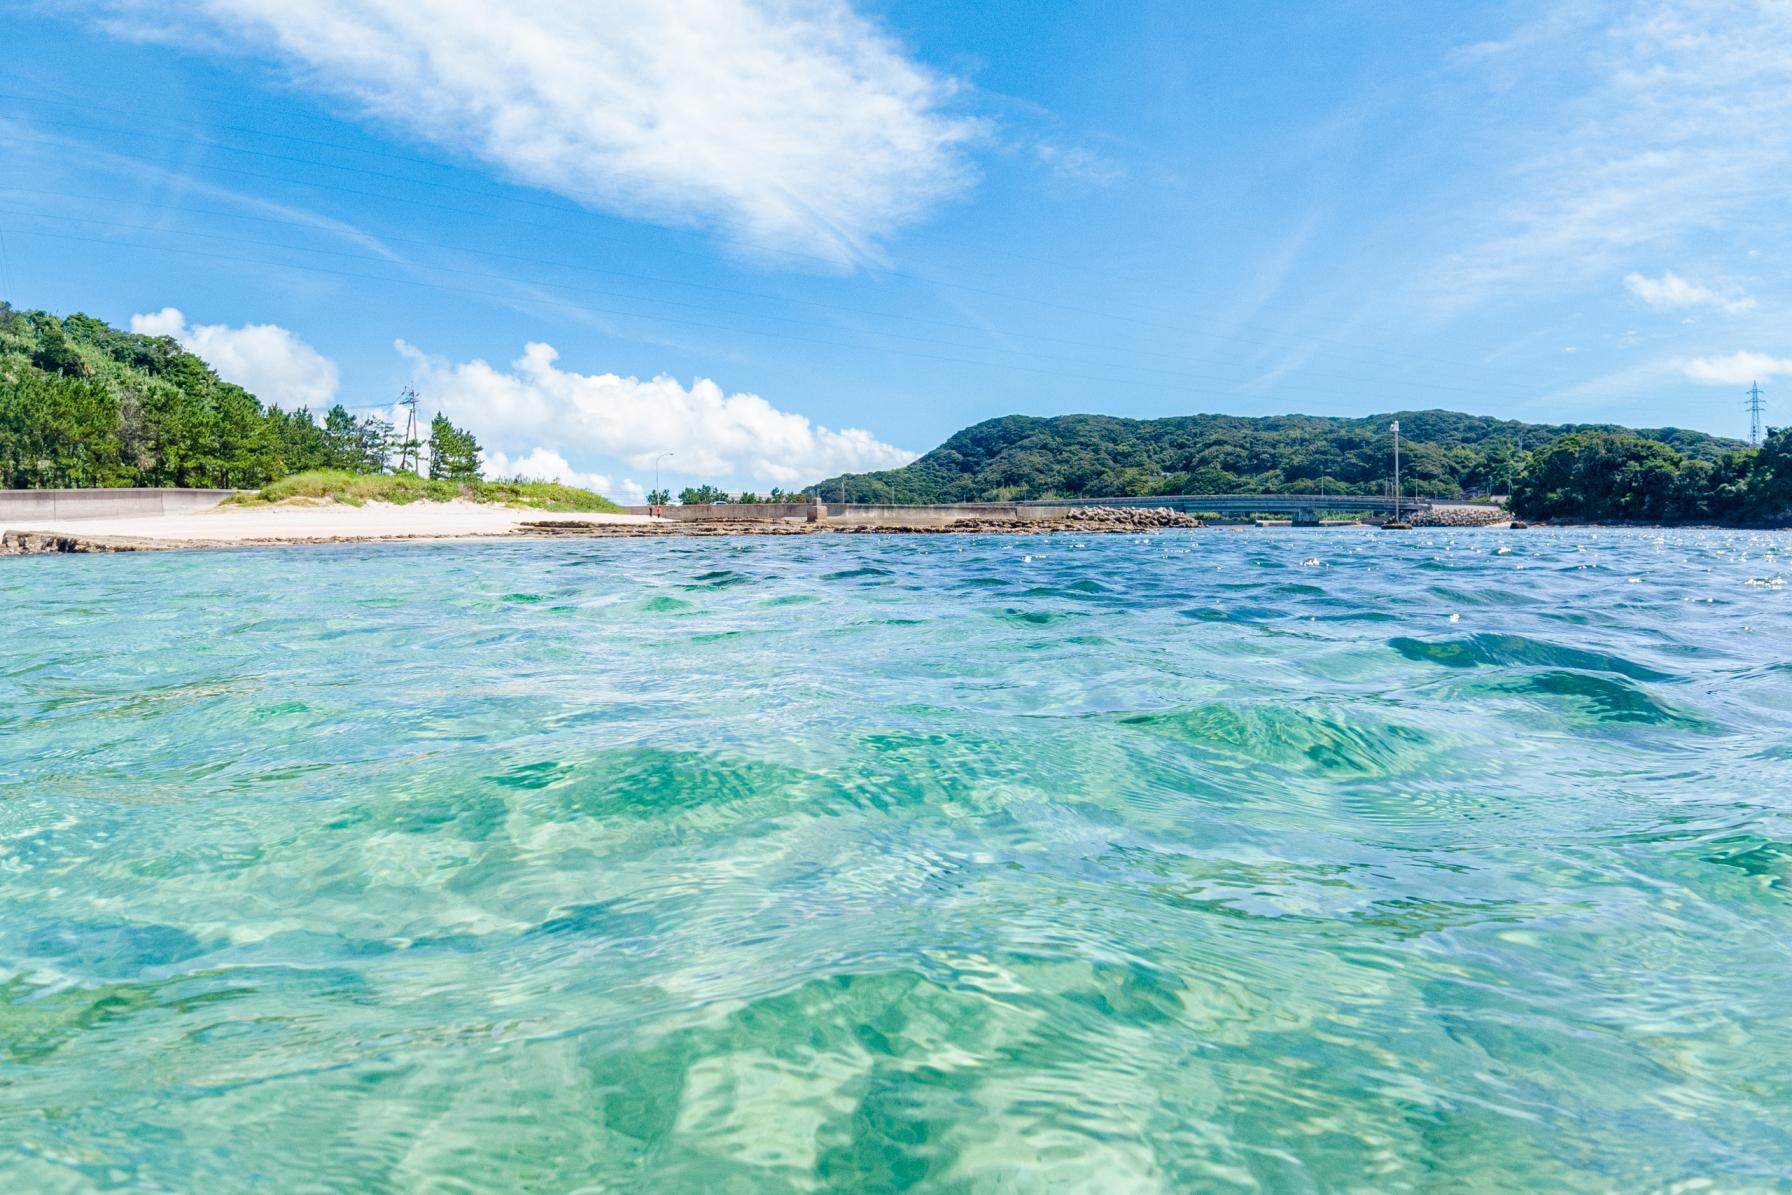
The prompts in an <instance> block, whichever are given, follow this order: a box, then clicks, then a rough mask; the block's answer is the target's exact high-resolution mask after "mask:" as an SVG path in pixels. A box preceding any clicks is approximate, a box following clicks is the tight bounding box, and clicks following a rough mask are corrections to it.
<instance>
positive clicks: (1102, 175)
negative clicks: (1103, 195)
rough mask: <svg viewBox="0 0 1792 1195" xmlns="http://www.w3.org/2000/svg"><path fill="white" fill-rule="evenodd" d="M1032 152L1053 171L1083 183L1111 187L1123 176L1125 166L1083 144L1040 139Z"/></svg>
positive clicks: (1124, 175)
mask: <svg viewBox="0 0 1792 1195" xmlns="http://www.w3.org/2000/svg"><path fill="white" fill-rule="evenodd" d="M1033 153H1034V155H1035V156H1037V157H1038V159H1039V160H1040V161H1041V162H1042V163H1044V164H1045V165H1046V166H1047V167H1048V168H1049V169H1050V170H1051V172H1052V173H1053V174H1055V175H1057V176H1058V177H1059V178H1061V179H1064V180H1065V181H1067V182H1073V183H1077V184H1080V185H1081V186H1085V187H1092V188H1103V187H1111V186H1113V185H1114V184H1115V183H1117V182H1120V181H1121V180H1122V179H1124V178H1125V177H1126V168H1125V167H1123V166H1121V165H1120V163H1118V162H1116V161H1114V160H1113V159H1112V158H1110V157H1108V156H1107V155H1105V154H1100V153H1097V152H1095V151H1094V150H1092V149H1089V148H1088V147H1086V146H1081V145H1056V144H1053V143H1052V142H1050V141H1040V142H1037V143H1036V144H1035V145H1034V146H1033Z"/></svg>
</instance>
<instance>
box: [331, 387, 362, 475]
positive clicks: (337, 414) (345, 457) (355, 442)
mask: <svg viewBox="0 0 1792 1195" xmlns="http://www.w3.org/2000/svg"><path fill="white" fill-rule="evenodd" d="M324 445H325V448H324V460H325V467H326V468H330V469H347V470H349V471H350V472H351V473H352V472H358V471H359V470H360V469H361V467H362V459H363V458H362V452H361V429H360V426H359V425H358V424H356V423H355V417H354V416H353V415H350V414H349V413H348V408H347V407H345V406H343V405H342V404H341V403H337V404H336V405H335V406H333V407H331V408H330V409H329V411H328V412H326V413H325V415H324Z"/></svg>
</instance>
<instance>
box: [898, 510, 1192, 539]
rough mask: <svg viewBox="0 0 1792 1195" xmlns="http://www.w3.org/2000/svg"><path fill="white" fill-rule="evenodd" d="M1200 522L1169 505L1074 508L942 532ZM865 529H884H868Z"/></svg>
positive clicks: (1093, 530) (1107, 530)
mask: <svg viewBox="0 0 1792 1195" xmlns="http://www.w3.org/2000/svg"><path fill="white" fill-rule="evenodd" d="M1199 526H1201V520H1200V519H1197V518H1193V517H1191V516H1189V515H1185V514H1183V513H1182V512H1181V511H1176V510H1171V509H1169V508H1168V507H1166V506H1157V507H1139V506H1073V507H1071V508H1070V509H1068V510H1066V511H1064V512H1063V513H1062V514H1061V515H1059V516H1058V517H1057V518H1047V519H1003V518H995V517H983V516H978V517H974V518H968V519H954V520H953V521H952V522H951V523H950V524H948V525H946V526H944V527H940V528H937V530H939V531H947V532H961V533H979V532H980V533H985V534H1010V535H1012V534H1025V535H1037V534H1045V533H1049V532H1053V531H1075V532H1079V533H1084V534H1091V535H1111V534H1127V533H1131V534H1140V533H1143V532H1147V531H1163V530H1165V529H1167V528H1171V527H1199ZM866 530H873V531H875V530H881V529H880V528H866Z"/></svg>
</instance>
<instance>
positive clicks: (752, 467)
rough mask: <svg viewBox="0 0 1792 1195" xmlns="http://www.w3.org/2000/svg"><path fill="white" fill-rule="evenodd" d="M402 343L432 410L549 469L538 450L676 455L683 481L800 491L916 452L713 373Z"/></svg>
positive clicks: (649, 460) (903, 460)
mask: <svg viewBox="0 0 1792 1195" xmlns="http://www.w3.org/2000/svg"><path fill="white" fill-rule="evenodd" d="M397 347H398V350H399V351H400V352H401V353H403V354H404V355H405V356H407V357H409V358H410V360H411V362H412V369H413V380H414V382H415V384H416V387H417V389H418V390H419V391H420V392H422V393H423V395H424V399H425V402H426V404H427V405H429V406H431V407H435V408H439V409H440V410H441V411H443V412H444V413H445V414H446V415H447V416H448V417H449V418H450V419H452V420H453V421H454V422H455V423H456V424H458V425H460V426H462V427H466V428H468V429H469V430H471V431H472V432H473V433H474V434H475V435H476V436H477V437H478V438H479V440H480V441H481V442H482V443H484V444H487V445H489V446H491V448H492V449H494V450H495V452H496V453H498V454H516V453H529V454H531V455H534V456H535V457H536V460H537V463H538V467H539V466H540V465H545V464H549V463H551V462H549V461H548V458H547V457H546V456H540V455H539V454H542V453H547V454H551V455H552V456H553V457H554V458H555V459H557V460H558V461H559V463H560V464H561V465H564V466H565V467H566V468H568V469H571V468H573V466H571V465H568V464H566V462H567V459H568V454H570V456H571V457H572V458H573V459H577V457H579V456H601V457H611V458H615V459H617V460H620V461H622V462H623V463H624V464H626V465H628V466H629V467H632V468H636V469H649V468H651V467H652V465H653V461H654V458H655V457H656V456H658V455H660V454H661V453H665V452H671V453H673V454H675V456H674V460H673V462H672V463H673V465H674V467H675V469H676V471H677V473H678V474H680V475H682V476H690V477H700V478H705V479H714V480H720V479H724V478H739V479H742V480H751V481H759V482H770V483H773V484H776V485H781V486H793V485H801V484H803V483H805V482H809V481H814V480H815V479H816V478H819V477H826V476H829V475H830V474H834V473H843V472H849V471H850V472H862V471H866V470H873V469H887V468H894V467H895V466H898V465H904V464H907V463H908V462H909V461H911V460H914V459H915V455H916V454H915V453H912V452H905V451H904V450H902V449H900V448H897V447H894V446H893V445H890V444H886V443H884V442H883V441H881V440H879V439H877V438H876V437H875V436H873V435H872V434H871V433H870V432H868V431H865V430H863V429H860V428H844V429H841V430H838V431H836V430H833V429H830V428H826V427H822V426H819V425H818V424H815V423H812V422H810V421H809V419H808V418H807V417H805V416H803V415H799V414H796V413H794V412H791V411H782V410H779V409H778V408H777V407H774V406H773V405H772V404H771V403H769V402H767V401H766V400H765V399H764V398H761V397H760V396H759V395H757V394H745V393H742V394H728V393H725V392H724V391H723V390H722V388H721V387H720V386H718V385H716V383H714V382H712V381H710V380H709V379H708V378H697V379H696V380H695V381H693V382H692V383H691V385H690V386H688V387H686V386H684V385H683V384H681V383H680V382H678V381H677V380H676V379H674V378H669V377H665V376H663V375H662V376H660V377H656V378H653V379H651V380H648V381H643V380H641V379H639V378H625V377H621V376H619V375H617V374H613V373H603V374H585V373H577V372H574V371H572V370H566V369H562V368H560V366H559V364H558V362H559V358H560V354H559V353H558V352H557V351H556V350H555V349H554V347H553V346H552V345H548V344H542V343H540V342H532V343H530V344H528V345H526V346H524V348H523V355H522V356H521V357H519V358H517V360H516V361H515V362H513V363H512V365H511V367H510V368H509V369H508V370H505V369H498V368H495V367H493V366H491V365H489V364H487V363H486V362H485V361H481V360H472V361H466V362H461V363H454V362H450V361H446V360H442V359H440V358H436V357H431V356H429V355H427V354H425V353H424V352H422V351H421V350H419V349H417V348H415V347H413V346H412V345H409V344H407V343H405V342H404V341H402V340H401V341H399V342H398V344H397ZM490 459H496V458H494V457H493V456H492V455H491V454H488V460H490ZM529 459H530V457H529V456H524V457H523V458H521V460H520V461H519V460H516V459H514V458H513V456H512V455H504V456H503V457H502V461H503V465H504V467H505V468H519V467H525V466H526V463H527V462H528V461H529ZM670 471H671V470H668V472H670Z"/></svg>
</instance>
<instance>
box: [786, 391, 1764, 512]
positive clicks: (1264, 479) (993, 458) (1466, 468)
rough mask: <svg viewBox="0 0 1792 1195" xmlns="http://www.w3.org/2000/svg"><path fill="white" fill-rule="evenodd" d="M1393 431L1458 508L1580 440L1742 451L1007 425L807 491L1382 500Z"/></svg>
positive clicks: (1494, 424) (1416, 489) (1426, 418)
mask: <svg viewBox="0 0 1792 1195" xmlns="http://www.w3.org/2000/svg"><path fill="white" fill-rule="evenodd" d="M1396 419H1398V420H1399V421H1400V427H1401V431H1402V439H1403V442H1402V446H1401V462H1400V463H1401V475H1402V481H1403V486H1402V488H1403V490H1404V491H1405V492H1406V493H1408V494H1411V495H1416V496H1421V497H1437V498H1461V497H1465V496H1473V495H1476V494H1488V493H1506V492H1508V490H1509V489H1510V488H1511V487H1512V486H1514V485H1515V484H1516V481H1517V478H1518V474H1519V473H1520V471H1521V470H1522V469H1523V467H1524V463H1525V461H1526V459H1527V457H1528V456H1529V455H1530V454H1532V453H1535V452H1537V451H1538V450H1539V449H1541V448H1543V447H1545V446H1547V445H1548V444H1550V443H1552V442H1553V441H1555V440H1557V439H1559V438H1561V437H1563V436H1566V435H1570V434H1573V433H1574V432H1576V431H1580V430H1597V431H1606V432H1611V433H1614V434H1625V435H1630V436H1635V437H1639V438H1642V439H1645V440H1648V441H1650V442H1652V443H1657V444H1660V445H1663V446H1665V447H1667V448H1670V449H1672V450H1673V451H1674V452H1676V453H1678V454H1680V455H1681V456H1683V457H1686V458H1689V459H1696V460H1701V461H1709V462H1713V463H1715V462H1716V461H1717V460H1718V459H1720V458H1721V457H1722V456H1723V455H1724V454H1725V453H1727V452H1731V451H1733V450H1735V449H1738V448H1740V447H1741V444H1740V443H1738V442H1737V441H1734V440H1724V439H1720V438H1718V437H1716V436H1709V435H1706V434H1704V433H1703V432H1696V431H1686V430H1682V429H1679V428H1662V429H1657V430H1651V431H1637V432H1632V431H1630V430H1629V429H1627V428H1598V429H1579V428H1575V427H1573V426H1568V425H1560V426H1550V425H1543V424H1534V423H1518V422H1514V421H1511V420H1503V419H1493V418H1489V417H1486V416H1480V415H1464V414H1460V413H1458V412H1455V411H1400V412H1395V413H1391V414H1387V415H1375V416H1372V417H1369V418H1365V419H1346V418H1338V417H1331V416H1318V415H1277V416H1269V417H1263V418H1249V417H1243V416H1236V415H1190V416H1179V417H1175V418H1168V419H1121V418H1116V417H1113V416H1108V415H1061V416H1056V417H1051V418H1037V417H1032V416H1025V415H1010V416H1006V417H1004V418H1000V419H990V420H987V421H985V422H983V423H979V424H976V425H975V426H973V427H968V428H966V429H964V430H963V431H961V432H958V433H957V434H956V435H954V436H952V437H951V438H950V439H948V440H947V441H946V442H945V443H944V444H941V445H940V446H939V447H938V448H935V449H934V450H933V451H932V452H929V453H927V454H926V455H925V456H923V457H921V458H920V459H919V460H916V461H914V462H912V463H910V464H908V465H904V466H903V467H902V468H900V469H889V470H885V471H883V472H878V473H851V474H845V475H843V476H839V477H832V478H829V479H827V480H826V481H821V482H817V483H816V484H815V485H813V486H810V487H808V489H809V491H810V492H813V493H816V494H818V495H820V496H821V497H822V498H823V499H826V500H844V501H847V502H975V501H993V502H1005V501H1013V500H1024V499H1029V498H1083V497H1119V496H1135V497H1145V496H1149V495H1153V494H1241V493H1243V494H1272V493H1328V494H1363V495H1371V494H1385V493H1387V492H1388V489H1387V487H1388V484H1389V480H1390V479H1391V478H1392V476H1393V464H1394V460H1393V453H1394V447H1393V437H1392V436H1391V434H1390V433H1389V430H1388V425H1389V424H1390V423H1392V422H1393V421H1394V420H1396Z"/></svg>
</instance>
